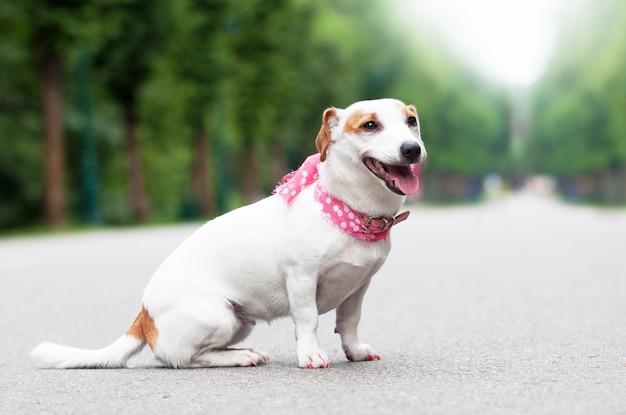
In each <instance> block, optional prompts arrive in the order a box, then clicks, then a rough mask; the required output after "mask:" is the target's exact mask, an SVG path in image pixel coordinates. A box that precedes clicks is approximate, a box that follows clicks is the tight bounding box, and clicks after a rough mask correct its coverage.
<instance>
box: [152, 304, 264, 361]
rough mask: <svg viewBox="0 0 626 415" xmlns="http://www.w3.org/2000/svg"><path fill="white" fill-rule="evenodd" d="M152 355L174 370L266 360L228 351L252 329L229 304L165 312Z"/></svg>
mask: <svg viewBox="0 0 626 415" xmlns="http://www.w3.org/2000/svg"><path fill="white" fill-rule="evenodd" d="M157 328H158V330H159V338H158V341H157V343H156V345H155V347H154V354H155V355H156V357H157V358H158V359H159V360H160V361H161V362H163V363H164V364H165V365H167V366H169V367H174V368H191V367H217V366H256V365H258V364H261V363H265V362H267V361H268V360H269V357H268V356H267V355H266V354H265V353H262V352H259V351H255V350H251V349H229V348H228V346H230V345H233V344H236V343H238V342H240V341H241V340H243V339H244V338H246V337H247V336H248V334H249V333H250V331H251V330H252V328H253V325H252V324H250V322H248V321H242V320H241V319H240V318H239V317H238V315H237V314H236V313H235V310H234V308H233V306H232V305H231V304H230V303H228V302H226V303H225V302H223V301H217V302H211V301H206V299H205V300H204V301H203V302H202V303H196V304H193V305H190V304H186V305H185V307H184V308H178V309H175V310H171V311H168V312H167V313H166V314H165V315H162V316H160V317H159V318H157Z"/></svg>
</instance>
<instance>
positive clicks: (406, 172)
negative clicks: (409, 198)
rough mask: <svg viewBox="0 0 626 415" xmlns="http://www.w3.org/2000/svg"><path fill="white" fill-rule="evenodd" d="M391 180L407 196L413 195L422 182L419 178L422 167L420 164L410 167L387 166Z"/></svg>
mask: <svg viewBox="0 0 626 415" xmlns="http://www.w3.org/2000/svg"><path fill="white" fill-rule="evenodd" d="M387 168H388V174H389V179H390V181H392V182H393V183H394V184H395V187H397V188H398V189H400V191H402V193H404V194H405V195H412V194H414V193H415V192H417V190H418V189H419V187H420V181H419V178H418V177H417V174H418V173H419V170H420V167H419V164H412V165H411V166H410V167H409V166H387Z"/></svg>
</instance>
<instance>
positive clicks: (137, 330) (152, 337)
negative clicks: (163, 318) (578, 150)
mask: <svg viewBox="0 0 626 415" xmlns="http://www.w3.org/2000/svg"><path fill="white" fill-rule="evenodd" d="M126 335H127V336H132V337H134V338H136V339H139V340H145V341H146V342H147V343H148V345H149V346H150V348H151V349H152V350H154V346H155V345H156V342H157V338H158V337H159V330H157V328H156V326H155V325H154V319H153V318H152V316H150V314H149V313H148V310H146V308H145V307H144V306H141V311H140V312H139V314H138V315H137V317H136V318H135V321H134V322H133V324H132V325H131V326H130V328H129V329H128V331H127V332H126Z"/></svg>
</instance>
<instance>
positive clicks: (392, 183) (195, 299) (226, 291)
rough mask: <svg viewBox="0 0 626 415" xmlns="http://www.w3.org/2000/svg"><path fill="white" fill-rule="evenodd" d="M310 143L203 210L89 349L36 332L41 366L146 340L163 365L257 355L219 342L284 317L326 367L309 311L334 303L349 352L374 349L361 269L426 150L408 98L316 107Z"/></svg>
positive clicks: (62, 364) (121, 356)
mask: <svg viewBox="0 0 626 415" xmlns="http://www.w3.org/2000/svg"><path fill="white" fill-rule="evenodd" d="M316 145H317V148H318V151H319V154H317V155H314V156H311V157H309V158H308V159H307V161H306V162H305V163H304V164H303V166H302V167H301V168H300V169H299V170H297V171H296V172H293V173H292V174H290V175H288V176H285V178H284V179H283V182H282V183H281V184H280V185H279V186H278V187H277V189H276V191H275V194H273V195H272V196H270V197H267V198H265V199H263V200H261V201H259V202H257V203H254V204H252V205H248V206H244V207H242V208H239V209H236V210H234V211H232V212H229V213H227V214H225V215H222V216H220V217H218V218H215V219H214V220H211V221H209V222H207V223H206V224H205V225H204V226H202V227H201V228H200V229H199V230H198V231H196V232H195V233H194V234H192V235H191V236H190V237H189V238H188V239H187V240H186V241H184V242H183V243H182V244H181V245H180V246H179V247H178V248H177V249H176V250H175V251H174V252H173V253H172V254H171V255H170V256H169V257H168V258H167V259H166V260H165V261H164V262H163V264H162V265H161V266H160V267H159V269H158V270H157V271H156V273H155V274H154V276H153V277H152V279H151V280H150V282H149V283H148V286H147V287H146V290H145V292H144V296H143V307H142V309H141V312H140V313H139V315H138V316H137V318H136V320H135V322H134V323H133V324H132V326H131V327H130V329H129V330H128V331H127V332H126V333H125V334H124V335H123V336H122V337H120V338H119V339H118V340H116V341H115V342H114V343H112V344H111V345H109V346H107V347H104V348H102V349H98V350H87V349H78V348H73V347H69V346H61V345H58V344H54V343H48V342H44V343H42V344H40V345H39V346H37V347H36V348H35V349H34V350H33V351H32V353H31V356H33V357H35V358H36V359H38V360H39V361H40V362H41V363H42V366H43V367H55V368H115V367H125V365H126V361H127V360H128V359H129V358H130V357H131V356H133V355H134V354H136V353H138V352H139V351H140V350H141V349H142V348H143V347H144V346H145V344H146V343H148V345H149V346H150V348H151V349H152V350H153V352H154V354H155V356H156V357H157V358H158V359H159V360H160V361H161V362H162V363H163V364H165V365H166V366H169V367H173V368H189V367H213V366H254V365H257V364H261V363H265V362H267V361H268V360H269V358H268V356H267V355H266V354H264V353H263V352H261V351H258V350H255V349H235V348H229V346H231V345H233V344H236V343H238V342H240V341H241V340H243V339H244V338H245V337H246V336H247V335H248V334H249V333H250V331H251V330H252V328H253V326H254V324H255V322H256V321H257V320H262V321H270V320H272V319H275V318H278V317H283V316H288V315H291V317H292V318H293V320H294V323H295V331H296V344H297V347H296V348H297V356H298V363H299V366H300V367H303V368H323V367H329V360H328V356H327V355H326V353H324V351H322V349H320V346H319V344H318V340H317V325H318V316H319V314H323V313H326V312H327V311H329V310H332V309H335V308H336V309H337V312H336V313H337V318H336V328H335V332H337V333H339V335H340V336H341V342H342V345H343V348H344V350H345V353H346V356H347V358H348V359H350V360H354V361H362V360H374V359H380V355H379V354H378V353H376V352H375V351H374V349H372V348H371V347H370V346H369V345H367V344H364V343H361V342H360V340H359V338H358V335H357V325H358V323H359V319H360V314H361V303H362V300H363V296H364V295H365V291H366V290H367V288H368V286H369V284H370V279H371V278H372V276H373V275H374V274H375V273H376V271H378V269H379V268H380V267H381V265H382V264H383V262H384V261H385V259H386V257H387V254H388V253H389V249H390V247H391V245H390V241H389V237H388V233H389V229H390V228H391V226H392V225H394V224H395V223H397V222H400V221H402V220H404V219H405V218H406V216H407V215H408V212H405V213H402V214H400V215H398V216H396V215H397V213H398V210H399V209H400V207H401V205H402V203H403V201H404V195H407V194H413V193H415V192H416V191H417V189H418V184H419V181H418V178H417V175H416V173H417V166H418V163H419V162H421V161H422V160H424V159H425V157H426V150H425V148H424V144H423V142H422V140H421V137H420V130H419V123H418V119H417V113H416V110H415V108H414V107H413V106H411V105H408V106H407V105H405V104H403V103H402V102H400V101H397V100H394V99H381V100H372V101H361V102H357V103H355V104H352V105H350V106H349V107H348V108H346V109H338V108H329V109H327V110H326V111H325V112H324V115H323V124H322V128H321V130H320V132H319V134H318V136H317V139H316Z"/></svg>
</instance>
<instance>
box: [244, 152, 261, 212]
mask: <svg viewBox="0 0 626 415" xmlns="http://www.w3.org/2000/svg"><path fill="white" fill-rule="evenodd" d="M244 151H245V152H247V154H246V156H245V157H244V158H243V159H245V162H244V163H243V192H244V196H245V198H246V201H247V202H248V203H253V202H256V201H258V200H260V199H261V198H262V197H263V195H262V193H261V190H260V174H259V173H260V170H259V165H258V156H259V154H258V152H257V151H256V145H255V144H254V143H250V144H249V148H247V149H244Z"/></svg>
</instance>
